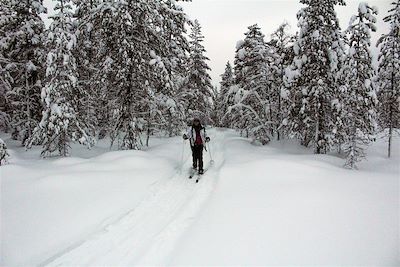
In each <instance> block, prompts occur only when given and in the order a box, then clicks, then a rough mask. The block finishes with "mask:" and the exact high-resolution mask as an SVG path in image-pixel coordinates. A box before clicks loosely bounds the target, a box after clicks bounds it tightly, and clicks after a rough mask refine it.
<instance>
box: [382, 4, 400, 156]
mask: <svg viewBox="0 0 400 267" xmlns="http://www.w3.org/2000/svg"><path fill="white" fill-rule="evenodd" d="M391 4H392V8H391V9H390V10H389V15H388V16H386V17H385V18H384V21H385V22H388V23H389V24H390V31H389V33H386V34H383V35H382V36H381V38H380V39H379V40H378V43H377V45H378V46H379V48H380V54H379V69H378V70H379V74H378V81H379V86H380V91H379V93H378V98H379V101H380V105H379V123H380V126H381V127H382V128H383V130H386V129H387V130H388V133H387V136H388V157H390V156H391V150H392V140H393V134H394V132H395V130H396V129H399V128H400V1H399V0H397V1H393V2H392V3H391Z"/></svg>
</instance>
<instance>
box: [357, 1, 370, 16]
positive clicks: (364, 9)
mask: <svg viewBox="0 0 400 267" xmlns="http://www.w3.org/2000/svg"><path fill="white" fill-rule="evenodd" d="M358 12H360V13H361V14H367V13H368V4H367V3H365V2H361V3H360V4H359V5H358Z"/></svg>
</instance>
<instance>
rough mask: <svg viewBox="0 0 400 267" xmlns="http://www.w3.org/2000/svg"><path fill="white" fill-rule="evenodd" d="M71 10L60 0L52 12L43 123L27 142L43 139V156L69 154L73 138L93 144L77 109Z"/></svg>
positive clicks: (66, 2)
mask: <svg viewBox="0 0 400 267" xmlns="http://www.w3.org/2000/svg"><path fill="white" fill-rule="evenodd" d="M71 10H72V8H71V5H70V1H69V0H57V3H56V6H55V11H56V12H57V13H56V14H55V15H53V16H51V19H52V20H53V22H52V23H51V25H50V28H49V33H48V40H47V46H48V50H49V52H48V54H47V69H46V77H47V80H46V85H45V86H44V87H43V89H42V93H41V97H42V101H43V104H44V106H45V108H44V111H43V112H42V120H41V122H40V123H39V126H38V127H36V128H35V131H34V133H33V136H32V137H31V138H30V140H29V142H28V143H27V147H28V148H30V147H31V146H32V144H33V143H35V142H40V143H42V144H43V151H42V155H43V156H46V155H49V154H51V153H53V152H54V151H58V153H59V155H61V156H67V155H68V151H69V144H70V142H71V141H78V142H79V143H81V144H84V145H87V146H88V147H90V146H91V145H92V144H93V138H92V137H91V136H90V130H89V129H88V126H87V124H86V122H85V121H84V120H83V118H81V117H80V116H79V114H78V113H77V110H78V108H77V106H78V105H79V103H80V101H79V97H80V95H81V94H80V92H79V91H78V90H77V89H78V88H77V81H78V73H77V68H76V61H75V57H74V54H73V49H74V47H75V45H76V36H75V34H74V28H73V24H72V12H71Z"/></svg>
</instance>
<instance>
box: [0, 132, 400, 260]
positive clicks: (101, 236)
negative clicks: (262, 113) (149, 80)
mask: <svg viewBox="0 0 400 267" xmlns="http://www.w3.org/2000/svg"><path fill="white" fill-rule="evenodd" d="M208 134H209V135H210V136H211V143H210V146H209V152H205V163H206V168H208V171H207V172H206V174H205V175H204V176H203V178H202V179H201V180H200V182H199V184H195V183H194V181H192V180H189V179H187V174H186V172H187V170H188V169H189V167H190V164H191V162H190V149H189V148H188V147H187V144H185V146H183V141H182V139H181V138H180V137H175V138H152V140H151V142H150V143H151V147H150V148H148V149H147V150H146V151H107V150H108V143H107V141H106V140H102V141H101V142H100V143H99V145H98V146H97V147H95V148H94V149H93V150H90V151H89V150H83V149H82V148H81V147H79V146H75V145H74V146H73V148H72V150H71V154H72V157H70V158H63V159H57V158H53V159H47V160H43V159H39V158H40V157H39V153H40V149H39V148H38V149H32V150H31V151H28V152H25V151H24V149H23V148H21V147H19V146H18V143H16V142H14V141H12V140H11V139H10V137H9V136H8V135H2V136H1V138H2V139H3V140H5V142H6V143H7V145H8V147H9V151H10V154H11V158H10V160H9V164H8V165H5V166H2V167H0V174H1V203H2V209H1V225H2V228H1V231H2V233H1V241H2V243H1V246H2V247H1V254H2V256H1V257H0V258H1V262H0V265H2V266H4V265H7V266H23V265H29V266H32V265H52V266H54V265H69V266H71V265H73V266H77V265H80V266H82V265H92V266H93V265H112V266H121V265H125V266H126V265H294V264H295V265H393V266H394V265H398V264H399V258H398V256H399V254H398V251H399V218H398V212H399V208H400V207H399V202H398V199H399V166H398V161H399V159H400V152H399V150H398V149H397V150H396V149H395V150H394V151H393V158H392V159H387V158H386V157H385V154H386V143H385V140H383V139H378V141H377V142H376V143H374V144H373V146H371V147H370V148H369V149H368V151H367V154H368V156H367V158H368V161H365V162H362V163H360V164H359V170H358V171H350V170H347V169H344V168H343V167H342V165H343V159H341V158H339V157H337V156H336V155H314V154H312V151H310V150H307V149H304V148H302V147H300V146H299V145H297V144H296V143H293V142H289V141H282V142H272V143H270V144H269V145H267V146H262V147H258V146H257V147H256V146H253V145H252V144H251V141H250V140H247V139H245V138H241V137H239V136H238V134H237V133H235V132H234V131H232V130H226V129H209V130H208ZM394 142H395V143H394V145H393V147H394V148H398V147H399V142H400V139H399V138H398V137H396V138H395V139H394ZM182 149H183V150H182ZM182 151H183V157H182V156H181V155H182V154H181V153H182ZM210 152H211V153H212V157H213V159H214V161H215V164H214V165H213V166H210V165H209V162H210V154H209V153H210ZM182 162H183V164H182ZM21 251H23V253H21Z"/></svg>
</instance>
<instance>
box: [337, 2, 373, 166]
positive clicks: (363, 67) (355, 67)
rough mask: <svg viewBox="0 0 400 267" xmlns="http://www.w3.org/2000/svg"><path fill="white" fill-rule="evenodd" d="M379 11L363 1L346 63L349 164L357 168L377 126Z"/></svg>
mask: <svg viewBox="0 0 400 267" xmlns="http://www.w3.org/2000/svg"><path fill="white" fill-rule="evenodd" d="M375 14H377V10H376V9H375V8H373V7H370V6H369V5H368V4H366V3H360V5H359V7H358V14H357V15H356V16H353V17H352V18H351V20H350V26H349V28H348V29H347V32H348V34H349V46H350V49H349V54H348V55H347V58H346V61H345V65H344V75H345V78H346V81H347V82H346V86H344V87H343V89H342V90H344V92H343V93H344V97H343V98H344V99H343V102H342V103H343V104H344V109H345V117H344V122H345V125H346V127H345V129H346V139H345V144H344V146H345V153H346V155H347V160H346V164H345V166H346V167H349V168H355V167H356V163H357V162H358V161H360V160H361V158H362V157H364V146H365V145H367V144H369V143H370V142H371V141H372V138H373V135H374V134H375V129H376V104H377V96H376V86H375V82H374V76H375V70H374V67H373V64H372V55H371V51H370V45H371V31H376V28H375V25H374V24H375V22H376V18H375V16H374V15H375Z"/></svg>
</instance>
